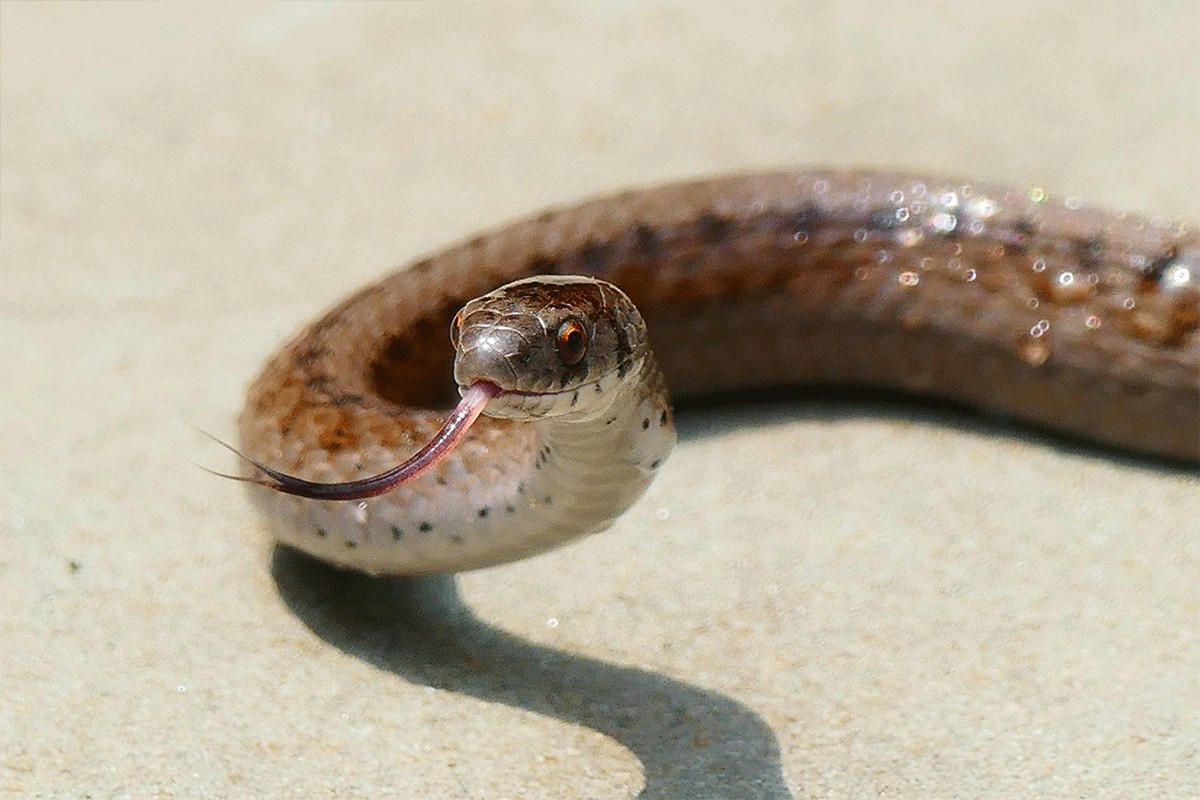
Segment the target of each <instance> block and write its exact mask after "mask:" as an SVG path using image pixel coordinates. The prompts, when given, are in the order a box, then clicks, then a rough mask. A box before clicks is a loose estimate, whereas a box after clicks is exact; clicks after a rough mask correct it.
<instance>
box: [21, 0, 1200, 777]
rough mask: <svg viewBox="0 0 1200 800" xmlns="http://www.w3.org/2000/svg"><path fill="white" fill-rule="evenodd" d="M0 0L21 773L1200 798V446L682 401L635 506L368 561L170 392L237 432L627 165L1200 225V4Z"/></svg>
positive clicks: (894, 410)
mask: <svg viewBox="0 0 1200 800" xmlns="http://www.w3.org/2000/svg"><path fill="white" fill-rule="evenodd" d="M0 13H2V14H3V24H2V25H0V72H2V74H3V81H2V82H0V270H2V271H3V275H2V279H0V360H2V361H0V367H2V369H3V374H4V375H5V380H4V381H3V382H0V407H2V408H3V409H4V414H3V415H0V449H2V463H3V464H4V468H3V469H2V470H0V605H2V606H3V607H4V608H5V609H6V614H5V615H4V618H3V621H2V622H0V641H3V647H0V686H2V687H3V691H2V692H0V796H15V797H26V796H36V797H79V796H82V795H85V794H87V793H90V794H91V795H92V796H99V797H109V796H114V797H115V796H131V797H154V796H163V797H166V796H172V797H204V796H213V797H230V796H234V797H237V796H270V797H299V798H310V797H313V798H321V797H335V796H337V797H345V796H373V797H437V798H443V797H444V798H509V797H512V798H515V797H522V798H562V797H573V796H576V797H589V798H591V797H596V798H607V797H613V798H620V797H637V796H642V797H646V798H673V799H678V800H683V799H685V798H686V799H687V800H691V799H692V798H739V800H741V799H742V798H750V799H753V798H771V799H772V800H782V799H783V798H808V797H839V798H841V797H849V798H854V797H864V798H865V797H879V796H887V797H898V798H904V797H911V798H926V797H950V796H973V797H1014V798H1026V797H1051V798H1075V797H1080V796H1087V797H1097V798H1118V797H1121V798H1124V797H1130V798H1133V797H1137V798H1141V797H1168V798H1191V797H1195V796H1197V795H1198V794H1200V756H1198V755H1197V753H1200V719H1198V717H1197V714H1198V711H1197V710H1198V709H1200V645H1198V644H1197V642H1200V622H1198V620H1200V585H1198V582H1197V580H1196V576H1197V575H1200V545H1198V542H1200V536H1198V535H1197V534H1198V533H1200V531H1198V530H1197V528H1198V526H1197V523H1196V520H1197V519H1200V481H1198V480H1197V476H1196V475H1195V473H1194V472H1189V471H1186V470H1184V471H1180V470H1172V469H1169V468H1165V467H1163V466H1162V465H1160V464H1157V463H1153V462H1149V461H1145V460H1140V459H1136V458H1133V457H1124V456H1120V455H1113V454H1111V453H1108V452H1105V451H1096V450H1091V449H1086V448H1082V447H1076V446H1073V445H1069V444H1065V443H1062V442H1060V441H1057V440H1053V439H1047V438H1043V437H1041V436H1038V435H1036V434H1030V433H1027V432H1025V431H1022V430H1019V429H1014V428H1013V427H1011V426H1009V425H1008V424H1007V423H1005V422H1004V421H1003V420H978V419H971V418H966V417H964V416H962V415H960V414H958V413H956V412H954V411H952V410H947V409H943V408H940V407H936V406H933V407H931V406H919V405H913V404H909V403H905V402H882V403H881V402H876V401H871V400H867V399H864V398H861V397H857V398H849V399H847V398H844V397H835V396H832V395H819V396H817V397H813V398H807V399H806V400H805V401H804V402H799V403H793V402H779V403H776V402H768V403H758V404H753V405H744V404H743V405H723V406H719V407H716V408H709V409H700V410H697V409H690V410H689V409H686V408H685V409H682V410H681V412H680V414H679V415H678V419H677V424H678V427H679V430H680V435H681V441H680V445H679V447H678V449H677V452H676V453H675V454H674V455H673V456H672V459H671V461H670V462H669V463H668V464H667V466H666V467H665V468H664V469H663V470H662V474H661V475H660V476H659V478H658V479H657V480H656V481H655V483H654V485H653V486H652V487H651V489H650V491H649V493H648V495H647V496H646V498H645V499H644V500H643V501H641V502H640V503H639V504H637V505H636V506H635V507H634V508H633V509H632V511H631V512H630V513H629V514H628V515H626V516H625V517H623V518H622V519H621V520H620V521H619V522H618V524H617V525H616V526H615V527H614V528H613V529H612V530H611V531H610V532H608V533H606V534H603V535H600V536H597V537H592V538H591V539H588V540H585V541H583V542H581V543H579V544H576V545H572V546H570V547H567V548H564V549H562V550H559V551H556V552H554V553H551V554H547V555H544V556H540V557H538V558H535V559H531V560H528V561H525V562H521V563H519V564H515V565H512V566H507V567H502V568H496V569H491V570H485V571H481V572H477V573H472V574H469V575H467V576H465V577H463V578H461V579H459V580H458V581H457V582H451V581H448V580H444V579H425V580H421V581H403V580H373V579H369V578H365V577H361V576H355V575H350V574H344V573H338V572H336V571H333V570H330V569H327V568H323V567H319V566H316V565H314V564H312V563H311V562H307V561H304V560H302V559H300V558H299V557H296V556H294V555H291V554H289V553H286V552H283V551H273V550H272V548H271V547H270V545H269V544H268V543H267V536H266V533H265V530H264V528H263V525H262V521H261V518H260V517H259V515H258V514H257V513H256V512H255V511H254V510H253V509H252V507H251V505H250V503H249V502H248V499H247V497H246V495H245V493H244V492H243V491H242V490H241V489H240V488H239V487H235V486H232V485H230V484H228V483H225V482H221V481H218V480H216V479H213V478H210V477H209V476H207V475H205V474H204V473H202V472H200V471H199V470H197V469H195V468H194V467H192V466H191V465H190V464H188V463H187V458H189V457H191V458H195V459H196V460H198V461H201V462H203V463H206V464H209V465H212V466H218V467H226V468H228V467H230V466H231V464H230V462H228V461H226V460H224V459H225V454H224V453H222V452H221V451H219V450H217V449H216V448H213V447H211V446H210V445H209V444H206V443H205V441H204V440H202V439H201V438H200V437H196V436H193V435H192V434H191V432H190V431H189V430H188V429H187V427H186V426H185V425H184V424H183V422H185V421H186V422H194V423H196V424H198V425H200V426H202V427H205V428H207V429H210V430H212V431H213V432H214V433H217V434H219V435H223V436H225V437H226V438H233V435H234V434H235V432H236V416H237V414H238V411H239V409H240V406H241V403H242V398H243V395H244V391H245V388H246V385H247V383H248V382H249V381H250V380H251V379H252V378H253V376H254V375H255V374H256V373H257V371H258V369H259V368H260V366H261V364H262V362H263V360H264V358H266V357H267V356H268V355H269V354H270V353H271V352H273V351H274V350H275V349H276V348H277V347H278V345H279V343H280V342H281V341H283V340H284V339H285V338H286V337H287V336H288V335H289V334H291V333H292V332H294V331H296V330H297V329H298V328H299V327H300V326H301V325H302V324H303V323H304V322H306V321H307V320H310V319H312V318H313V317H314V316H316V315H317V314H318V313H319V312H320V311H322V310H323V309H325V308H328V307H329V306H330V305H331V304H333V303H335V302H336V301H337V300H338V299H339V298H340V297H344V296H345V295H346V294H347V293H349V292H350V291H352V290H354V289H355V288H357V287H359V286H362V285H364V284H366V283H368V282H369V281H370V280H372V279H375V278H378V277H380V276H382V275H384V274H385V273H387V272H388V271H389V270H390V269H391V268H392V267H394V266H396V265H398V264H400V263H402V262H405V261H407V260H409V259H411V258H413V257H419V256H420V254H422V253H427V252H431V251H433V250H435V249H437V248H439V247H441V246H443V245H446V244H448V243H450V242H453V241H455V240H458V239H459V238H461V237H462V236H463V235H468V234H470V233H472V232H475V231H478V230H483V229H486V228H488V227H491V226H494V225H496V224H497V223H500V222H502V221H504V220H507V219H512V218H515V217H518V216H522V215H524V214H527V213H532V212H535V211H537V210H538V209H541V208H544V207H546V206H550V205H555V204H560V203H563V202H569V201H571V200H574V199H577V198H579V197H583V196H587V195H594V194H598V193H602V192H605V191H609V190H614V189H619V188H621V187H624V186H627V185H632V184H654V183H660V182H663V181H665V180H669V179H674V178H680V177H688V176H695V175H702V174H713V173H718V172H723V171H729V170H733V169H743V168H766V167H778V166H794V165H805V164H818V163H835V164H845V165H876V166H886V167H905V168H912V169H919V170H921V171H929V172H936V173H941V174H952V175H970V176H978V177H979V178H981V179H989V180H998V181H1002V182H1005V183H1011V184H1021V185H1042V186H1045V187H1047V188H1048V189H1055V190H1057V191H1062V192H1068V193H1073V194H1078V195H1079V196H1081V197H1085V198H1088V199H1089V200H1094V201H1096V202H1099V203H1102V204H1104V205H1107V206H1112V207H1118V208H1125V209H1129V210H1131V211H1140V212H1145V213H1149V214H1162V215H1164V216H1166V217H1172V218H1181V219H1192V220H1194V219H1198V218H1200V196H1198V195H1197V194H1196V192H1197V186H1200V181H1198V180H1197V175H1198V174H1200V163H1198V161H1197V158H1198V156H1197V152H1196V148H1195V141H1196V132H1197V130H1200V109H1197V107H1196V104H1195V103H1194V102H1193V101H1192V98H1195V97H1197V96H1200V74H1198V73H1197V70H1196V68H1195V64H1194V63H1192V62H1191V61H1189V60H1188V54H1189V53H1194V52H1196V51H1197V49H1198V45H1200V42H1198V41H1197V37H1198V34H1197V33H1196V32H1197V31H1200V16H1198V14H1197V11H1196V6H1194V5H1176V6H1166V5H1163V6H1159V5H1152V6H1146V5H1142V4H1131V5H1120V4H1104V5H1094V6H1088V7H1078V6H1072V5H1065V6H1060V7H1054V8H1049V9H1038V8H1037V7H1033V6H1030V7H1015V8H1014V7H1013V6H1012V4H1007V3H1001V4H996V5H994V6H992V7H991V8H987V7H978V6H974V5H973V6H962V7H959V6H956V5H936V6H906V7H896V8H895V9H892V10H888V9H886V8H884V9H880V8H877V7H874V6H872V7H866V6H862V7H859V6H855V5H849V4H847V5H838V6H832V5H811V6H809V5H784V4H780V5H771V6H765V7H762V8H754V7H750V8H739V9H732V8H731V9H730V10H728V11H725V10H721V9H714V10H695V11H693V10H688V9H685V8H684V7H669V6H666V7H653V8H641V7H638V6H631V5H625V4H609V5H605V6H595V7H582V8H568V7H566V6H561V7H556V6H541V5H537V6H523V5H510V4H503V5H500V4H497V5H487V6H476V7H470V6H467V7H462V6H448V7H444V8H436V7H435V8H428V7H426V6H423V5H416V4H413V5H407V4H406V5H393V6H368V5H360V4H342V5H338V4H329V5H324V4H323V5H305V4H280V5H273V4H236V5H228V6H220V7H215V8H210V7H206V6H202V5H194V6H174V5H164V6H145V5H129V6H107V5H106V6H103V7H102V6H98V5H83V4H81V5H72V6H62V5H41V4H38V5H35V4H5V5H4V7H3V9H0ZM1131 19H1136V20H1137V24H1136V25H1132V24H1130V20H1131ZM800 487H803V490H802V491H801V490H800Z"/></svg>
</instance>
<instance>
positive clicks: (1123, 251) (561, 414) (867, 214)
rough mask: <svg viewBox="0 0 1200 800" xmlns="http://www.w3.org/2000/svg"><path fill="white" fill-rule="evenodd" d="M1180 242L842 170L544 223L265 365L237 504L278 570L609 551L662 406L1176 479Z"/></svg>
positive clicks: (896, 177) (479, 563)
mask: <svg viewBox="0 0 1200 800" xmlns="http://www.w3.org/2000/svg"><path fill="white" fill-rule="evenodd" d="M1198 230H1200V229H1198V228H1197V227H1196V226H1195V225H1194V224H1189V223H1182V222H1174V221H1171V220H1168V219H1165V218H1159V217H1153V216H1150V217H1147V216H1140V215H1137V214H1130V213H1123V212H1117V211H1110V210H1106V209H1103V208H1099V207H1094V206H1092V205H1089V204H1087V203H1084V202H1082V201H1081V200H1080V199H1079V198H1077V197H1073V196H1065V195H1052V194H1051V193H1049V192H1047V191H1046V190H1044V189H1042V188H1040V187H1036V186H1027V187H1015V186H1006V185H1000V184H992V183H988V182H977V181H970V180H963V179H954V178H942V177H937V176H932V175H922V174H915V173H904V172H888V171H878V170H858V169H805V170H794V171H782V172H771V173H761V174H737V175H728V176H718V177H712V178H705V179H698V180H690V181H685V182H677V183H673V184H668V185H661V186H654V187H650V188H638V189H632V190H628V191H624V192H621V193H617V194H612V195H608V196H604V197H600V198H598V199H592V200H588V201H586V202H582V203H579V204H576V205H573V206H569V207H562V208H556V209H552V210H548V211H545V212H542V213H540V214H536V215H534V216H530V217H528V218H525V219H523V220H520V221H516V222H512V223H510V224H508V225H505V226H503V227H500V228H498V229H496V230H493V231H491V232H488V233H484V234H482V235H479V236H475V237H473V238H470V239H467V240H465V241H462V242H460V243H458V244H455V245H453V246H450V247H446V248H444V249H442V250H440V251H438V252H437V253H435V254H433V255H429V256H427V257H424V258H421V259H419V260H416V261H415V262H414V263H411V264H409V265H408V266H407V267H405V268H402V269H400V270H399V271H397V272H395V273H394V274H392V275H390V276H388V277H386V278H383V279H382V280H380V281H378V282H377V283H374V284H373V285H370V286H368V287H366V288H363V289H361V290H359V291H357V292H356V293H354V294H353V295H351V296H350V297H348V298H347V299H345V300H344V301H343V302H341V303H340V304H338V305H337V306H336V307H334V308H332V309H331V310H330V311H328V313H326V314H324V315H323V316H322V317H320V319H318V320H317V321H316V322H314V323H312V324H311V325H309V326H308V327H306V328H305V329H304V330H303V331H301V332H300V333H299V334H298V335H297V336H295V337H294V338H293V339H292V340H291V341H289V342H288V343H287V344H285V345H284V346H283V347H282V348H281V349H280V350H279V351H278V352H277V353H276V354H275V355H274V356H272V357H271V358H270V359H269V360H268V361H267V363H266V365H265V367H264V368H263V370H262V372H261V374H260V375H259V376H258V377H257V378H256V379H255V380H254V381H253V382H252V383H251V385H250V388H249V390H248V393H247V398H246V403H245V406H244V409H243V411H242V413H241V416H240V420H239V423H238V437H239V439H238V442H239V446H238V448H237V449H236V450H235V452H238V453H239V454H240V455H241V456H242V457H243V459H244V461H242V462H241V463H242V464H243V465H244V467H243V469H242V471H241V472H239V473H238V474H237V475H233V476H229V477H235V478H236V479H238V480H242V481H244V482H246V483H247V484H248V485H249V491H250V493H251V497H252V499H253V502H254V504H255V505H256V506H257V507H258V509H260V511H261V512H262V514H263V516H264V517H265V519H266V522H267V527H268V528H269V531H270V534H271V536H273V537H274V539H275V540H276V541H278V542H279V543H281V544H284V545H288V546H291V547H293V548H296V549H299V550H301V551H303V552H306V553H308V554H310V555H312V556H315V557H317V558H320V559H323V560H325V561H329V562H332V563H334V564H336V565H338V566H340V567H344V568H350V569H355V570H361V571H363V572H367V573H371V574H377V575H403V574H418V573H441V572H458V571H462V570H469V569H475V568H480V567H486V566H490V565H494V564H499V563H503V562H506V561H510V560H513V559H517V558H522V557H524V556H528V555H532V554H535V553H539V552H542V551H545V550H548V549H550V548H553V547H557V546H559V545H562V544H564V543H567V542H570V541H572V540H575V539H577V538H579V537H582V536H585V535H587V534H591V533H595V532H597V531H601V530H604V529H605V528H607V527H609V526H610V525H611V524H612V523H613V522H614V520H616V519H617V518H618V517H619V516H620V515H621V513H622V512H623V511H625V510H626V509H627V508H628V507H629V506H630V505H632V504H633V503H634V502H635V501H637V499H638V498H639V497H640V496H641V495H642V493H643V491H644V490H645V489H646V487H647V486H648V485H649V483H650V482H651V481H652V480H653V478H654V476H655V474H656V473H657V472H658V471H659V470H660V468H661V467H662V465H663V464H664V462H665V460H666V458H667V456H668V454H669V453H670V451H671V449H672V446H673V445H674V443H675V440H676V434H675V429H674V418H673V410H672V399H671V398H672V397H674V398H685V397H695V396H697V395H706V394H726V393H735V394H736V393H737V392H742V391H751V390H755V389H763V388H771V387H777V388H789V387H807V386H839V387H865V388H881V389H886V390H897V391H900V392H904V393H911V394H915V395H921V396H927V397H932V398H939V399H941V400H947V401H950V402H952V403H954V404H959V405H963V406H966V407H970V408H974V409H978V410H980V411H982V412H986V413H993V414H998V415H1001V416H1003V417H1005V418H1012V419H1015V420H1018V421H1020V422H1023V423H1025V424H1027V425H1029V426H1032V427H1034V428H1044V429H1048V430H1050V431H1053V432H1055V433H1058V434H1062V435H1065V436H1067V437H1073V438H1078V439H1082V440H1087V441H1090V442H1094V443H1096V444H1098V445H1101V446H1105V447H1114V448H1119V449H1121V450H1124V451H1130V452H1135V453H1141V454H1145V455H1149V456H1152V457H1155V458H1163V459H1168V460H1175V461H1179V460H1182V461H1184V462H1196V461H1197V460H1200V234H1198ZM456 400H457V404H456ZM230 449H233V448H232V447H231V448H230Z"/></svg>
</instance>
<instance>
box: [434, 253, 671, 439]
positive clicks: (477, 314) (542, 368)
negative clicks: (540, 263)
mask: <svg viewBox="0 0 1200 800" xmlns="http://www.w3.org/2000/svg"><path fill="white" fill-rule="evenodd" d="M450 336H451V340H452V341H453V343H454V347H455V360H454V377H455V380H456V381H457V382H458V385H459V387H460V389H459V391H460V392H465V391H466V390H467V389H468V388H470V387H471V386H473V385H475V384H478V383H480V382H481V381H482V382H488V383H492V384H495V385H496V386H498V387H499V389H500V393H499V395H498V396H496V397H495V398H494V399H493V400H492V401H491V402H490V403H489V404H488V407H487V409H486V410H485V412H484V413H485V414H487V415H489V416H493V417H503V418H507V419H521V420H533V419H541V418H546V417H562V416H567V415H572V416H577V417H579V418H586V417H590V416H593V415H595V414H597V413H599V412H600V411H602V410H603V409H605V408H607V407H608V405H609V404H610V403H611V401H612V397H613V395H614V394H615V393H616V391H617V390H618V388H619V387H620V386H622V385H624V384H625V381H624V378H625V376H626V375H628V374H629V373H631V372H632V373H634V375H637V374H638V371H639V370H640V368H641V365H642V364H643V362H644V361H645V359H646V355H647V352H648V345H647V341H646V333H645V326H644V323H643V322H642V317H641V314H639V313H638V310H637V308H635V307H634V305H633V302H632V301H631V300H630V299H629V298H628V297H627V296H626V295H625V293H624V292H622V291H621V290H620V289H618V288H617V287H615V286H613V285H612V284H610V283H605V282H604V281H599V280H595V279H594V278H585V277H580V276H540V277H536V278H526V279H524V280H520V281H516V282H514V283H510V284H507V285H505V286H501V287H500V288H499V289H496V290H495V291H493V292H491V293H489V294H486V295H484V296H483V297H480V298H477V299H475V300H472V301H471V302H469V303H467V305H465V306H464V307H463V308H462V310H461V311H459V312H458V314H457V315H456V316H455V318H454V322H453V323H452V327H451V333H450Z"/></svg>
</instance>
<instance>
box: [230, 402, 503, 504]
mask: <svg viewBox="0 0 1200 800" xmlns="http://www.w3.org/2000/svg"><path fill="white" fill-rule="evenodd" d="M498 394H500V387H499V386H497V385H496V384H494V383H492V382H491V381H478V382H477V383H473V384H471V388H469V389H467V391H466V392H464V393H463V396H462V399H461V400H459V401H458V405H457V406H455V407H454V410H453V411H451V412H450V416H448V417H447V418H446V421H445V422H444V423H442V427H441V428H440V429H439V430H438V432H437V433H436V434H434V436H433V438H432V439H430V440H429V442H428V443H427V444H426V445H425V446H424V447H422V448H421V449H420V450H418V451H417V452H416V453H414V454H413V456H412V458H410V459H408V460H407V461H405V462H404V463H403V464H399V465H397V466H395V467H392V468H391V469H389V470H388V471H387V472H381V473H379V474H378V475H372V476H371V477H369V478H359V479H358V480H355V481H345V482H343V483H320V482H317V481H306V480H304V479H303V478H297V477H296V476H294V475H288V474H287V473H284V472H280V471H279V470H276V469H271V468H270V467H268V466H266V465H265V464H260V463H259V462H257V461H255V460H254V459H253V458H250V457H249V456H247V455H245V454H244V453H241V452H239V451H238V450H236V449H235V448H233V447H230V446H229V445H228V444H225V442H222V441H221V440H220V439H215V437H214V441H216V442H217V443H218V444H221V445H222V446H224V447H226V448H228V449H229V450H232V451H233V452H234V453H236V454H237V455H238V456H240V457H241V458H243V459H245V460H246V461H249V462H250V463H251V464H253V465H254V466H255V468H256V469H258V471H259V472H261V473H262V474H263V475H266V476H267V477H266V478H260V477H253V478H248V477H245V476H243V475H226V474H224V473H214V474H217V475H221V477H223V478H232V479H233V480H236V481H242V482H244V483H256V484H258V485H259V486H266V487H267V488H268V489H274V490H275V491H277V492H283V493H284V494H294V495H296V496H297V497H308V498H311V499H313V500H362V499H364V498H367V497H375V496H377V495H381V494H386V493H387V492H390V491H392V490H393V489H395V488H396V487H398V486H401V485H403V484H405V483H408V482H409V481H412V480H415V479H417V478H419V477H420V476H421V475H424V474H425V473H426V472H427V471H429V469H430V468H431V467H432V466H433V465H434V464H436V463H437V462H439V461H441V460H442V459H443V458H445V457H446V455H448V454H449V453H450V451H451V450H453V449H454V448H455V447H457V446H458V443H459V442H461V441H462V439H463V436H465V435H466V433H467V429H468V428H470V427H471V423H473V422H475V420H476V419H477V418H478V417H479V414H480V412H482V411H483V407H484V406H486V405H487V404H488V401H489V400H491V399H492V398H493V397H495V396H496V395H498ZM209 471H210V472H211V471H212V470H209Z"/></svg>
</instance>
